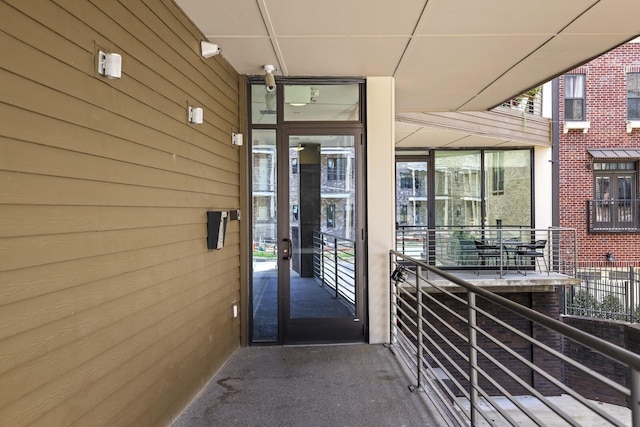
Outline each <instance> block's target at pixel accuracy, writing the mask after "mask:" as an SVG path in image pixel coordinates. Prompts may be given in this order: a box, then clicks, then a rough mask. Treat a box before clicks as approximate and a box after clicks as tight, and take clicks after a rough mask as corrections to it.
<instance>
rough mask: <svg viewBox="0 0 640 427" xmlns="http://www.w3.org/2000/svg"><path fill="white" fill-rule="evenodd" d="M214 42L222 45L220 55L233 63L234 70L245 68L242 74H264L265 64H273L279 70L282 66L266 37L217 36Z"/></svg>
mask: <svg viewBox="0 0 640 427" xmlns="http://www.w3.org/2000/svg"><path fill="white" fill-rule="evenodd" d="M215 42H216V43H218V44H219V45H220V46H221V47H222V56H224V57H225V59H226V60H227V61H229V62H230V63H231V64H233V66H234V68H236V70H237V69H238V68H242V69H243V70H245V71H244V74H247V75H255V74H264V69H263V66H264V65H265V64H272V65H275V66H276V67H277V68H278V69H279V70H280V69H281V68H282V67H281V65H280V64H279V62H278V57H277V56H276V54H275V52H274V50H273V48H272V45H271V41H270V40H269V39H268V38H252V37H242V38H238V37H217V38H216V39H215ZM274 74H275V75H279V74H280V73H279V72H275V73H274Z"/></svg>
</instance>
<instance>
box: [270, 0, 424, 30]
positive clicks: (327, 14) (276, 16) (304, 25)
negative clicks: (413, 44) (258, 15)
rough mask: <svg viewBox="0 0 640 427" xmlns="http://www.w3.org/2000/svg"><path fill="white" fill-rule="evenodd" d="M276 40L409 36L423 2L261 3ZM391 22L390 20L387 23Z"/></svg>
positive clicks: (278, 0) (281, 0) (331, 0)
mask: <svg viewBox="0 0 640 427" xmlns="http://www.w3.org/2000/svg"><path fill="white" fill-rule="evenodd" d="M264 3H265V4H266V9H267V11H268V13H269V17H270V21H271V23H272V24H273V28H274V30H275V35H277V36H290V35H296V36H309V35H314V36H326V35H342V36H355V35H367V36H386V35H400V36H405V37H406V36H409V35H411V34H412V32H413V29H414V28H415V26H416V23H417V22H418V18H419V16H420V13H421V12H422V9H423V8H424V4H425V1H424V0H402V6H401V7H397V6H398V4H396V3H393V2H389V1H388V0H349V1H345V0H323V1H291V0H264ZM389 18H393V19H389Z"/></svg>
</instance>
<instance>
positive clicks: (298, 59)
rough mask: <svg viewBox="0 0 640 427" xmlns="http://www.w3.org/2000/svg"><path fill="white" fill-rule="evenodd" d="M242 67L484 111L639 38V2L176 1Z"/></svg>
mask: <svg viewBox="0 0 640 427" xmlns="http://www.w3.org/2000/svg"><path fill="white" fill-rule="evenodd" d="M175 1H176V3H177V4H178V5H179V6H180V7H182V8H183V9H184V11H185V12H186V13H187V15H188V16H189V17H190V18H191V20H193V22H194V23H195V24H196V25H197V26H198V27H199V28H200V29H201V30H202V32H203V34H204V35H205V36H206V37H207V38H208V39H209V40H210V41H212V42H214V43H218V44H219V45H220V46H221V47H222V52H223V56H224V57H225V58H226V59H227V60H228V61H229V63H230V64H231V65H232V66H233V67H234V68H235V69H236V70H237V71H238V72H239V73H241V74H248V75H256V74H262V67H263V66H264V65H265V64H274V65H276V66H278V68H280V70H281V71H280V73H283V74H284V75H288V76H317V75H322V76H328V77H330V76H367V75H369V76H373V75H376V76H385V75H388V76H393V77H395V81H396V109H397V111H399V112H403V111H424V112H428V111H452V110H468V111H474V110H487V109H490V108H492V107H493V106H495V105H497V104H499V103H501V102H502V101H504V100H505V99H508V98H510V97H511V96H513V95H516V94H519V93H522V92H524V91H525V90H527V89H529V88H530V87H532V86H534V85H536V84H538V83H541V82H543V81H546V80H548V79H550V78H552V77H555V76H556V75H558V74H560V73H562V72H563V71H565V70H568V69H570V68H573V67H575V66H576V65H578V64H580V63H583V62H585V61H587V60H589V59H591V58H593V57H595V56H597V55H599V54H602V53H604V52H606V51H607V50H609V49H611V48H613V47H615V46H617V45H618V44H620V43H622V42H624V41H626V40H629V39H631V38H633V37H634V36H636V35H638V34H640V19H638V17H639V16H640V1H638V0H571V1H557V0H531V1H505V0H482V1H469V0H403V1H397V0H395V1H393V0H325V1H322V2H319V1H317V0H296V1H292V0H234V1H228V0H227V1H223V0H175Z"/></svg>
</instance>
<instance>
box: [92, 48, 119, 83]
mask: <svg viewBox="0 0 640 427" xmlns="http://www.w3.org/2000/svg"><path fill="white" fill-rule="evenodd" d="M98 73H99V74H101V75H103V76H105V77H106V78H108V79H119V78H120V77H121V76H122V56H121V55H120V54H119V53H106V52H103V51H101V50H100V51H98Z"/></svg>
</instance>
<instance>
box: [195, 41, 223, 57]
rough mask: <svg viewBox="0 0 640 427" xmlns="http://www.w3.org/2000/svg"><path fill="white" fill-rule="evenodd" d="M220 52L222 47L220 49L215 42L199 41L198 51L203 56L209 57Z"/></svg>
mask: <svg viewBox="0 0 640 427" xmlns="http://www.w3.org/2000/svg"><path fill="white" fill-rule="evenodd" d="M220 52H222V49H220V46H218V45H217V44H215V43H209V42H205V41H201V42H200V53H201V54H202V56H203V57H205V58H211V57H212V56H216V55H218V54H219V53H220Z"/></svg>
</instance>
